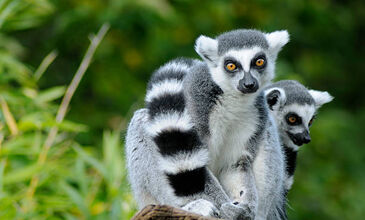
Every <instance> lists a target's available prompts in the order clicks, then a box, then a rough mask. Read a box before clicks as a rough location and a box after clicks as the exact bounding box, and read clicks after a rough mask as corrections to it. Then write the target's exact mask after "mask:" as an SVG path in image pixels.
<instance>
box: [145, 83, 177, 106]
mask: <svg viewBox="0 0 365 220" xmlns="http://www.w3.org/2000/svg"><path fill="white" fill-rule="evenodd" d="M182 90H183V85H182V82H181V81H179V80H177V79H166V80H165V81H161V82H159V83H156V84H153V85H152V88H151V89H150V90H149V91H148V92H147V95H146V102H151V101H152V100H153V99H154V98H156V97H159V96H162V95H164V94H176V93H180V92H182Z"/></svg>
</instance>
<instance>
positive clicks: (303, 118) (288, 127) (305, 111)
mask: <svg viewBox="0 0 365 220" xmlns="http://www.w3.org/2000/svg"><path fill="white" fill-rule="evenodd" d="M265 96H266V101H267V104H268V107H269V109H270V111H271V113H272V116H273V117H274V119H275V121H276V124H277V127H278V130H279V133H280V137H281V141H282V142H283V144H286V145H288V143H290V144H289V146H292V145H293V144H294V145H296V146H301V145H303V144H307V143H309V142H310V141H311V137H310V135H309V133H310V132H309V128H310V127H311V125H312V123H313V121H314V119H315V114H316V111H317V109H318V108H319V107H321V106H322V105H323V104H325V103H328V102H330V101H331V100H332V99H333V97H332V96H330V95H329V94H328V93H327V92H320V91H314V90H308V89H306V88H305V87H304V86H303V85H301V84H300V83H298V82H296V81H293V80H283V81H279V82H277V83H274V84H272V85H271V86H270V87H269V88H268V89H266V90H265Z"/></svg>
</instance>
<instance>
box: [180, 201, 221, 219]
mask: <svg viewBox="0 0 365 220" xmlns="http://www.w3.org/2000/svg"><path fill="white" fill-rule="evenodd" d="M182 209H184V210H186V211H188V212H193V213H196V214H198V215H202V216H211V217H214V214H219V211H218V209H217V208H216V207H215V206H214V205H213V204H212V203H211V202H209V201H207V200H204V199H198V200H195V201H192V202H190V203H188V204H187V205H185V206H183V207H182Z"/></svg>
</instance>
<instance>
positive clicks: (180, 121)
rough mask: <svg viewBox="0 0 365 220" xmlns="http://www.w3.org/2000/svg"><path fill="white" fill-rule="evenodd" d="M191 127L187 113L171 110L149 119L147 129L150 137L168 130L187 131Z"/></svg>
mask: <svg viewBox="0 0 365 220" xmlns="http://www.w3.org/2000/svg"><path fill="white" fill-rule="evenodd" d="M192 128H193V124H192V123H191V122H190V120H189V117H188V115H187V114H184V113H178V112H171V113H167V114H163V115H158V116H155V117H154V118H153V120H152V121H150V124H149V126H148V127H147V131H148V132H149V133H150V134H151V136H152V137H155V136H157V135H159V134H160V133H162V132H165V131H170V130H180V131H188V130H190V129H192Z"/></svg>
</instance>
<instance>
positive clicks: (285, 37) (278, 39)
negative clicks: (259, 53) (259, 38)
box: [265, 30, 289, 54]
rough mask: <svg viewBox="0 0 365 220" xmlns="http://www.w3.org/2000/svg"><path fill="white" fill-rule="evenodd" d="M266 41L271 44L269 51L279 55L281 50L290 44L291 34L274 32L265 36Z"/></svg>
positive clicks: (284, 31)
mask: <svg viewBox="0 0 365 220" xmlns="http://www.w3.org/2000/svg"><path fill="white" fill-rule="evenodd" d="M265 36H266V40H267V42H268V43H269V50H271V51H272V52H273V53H276V54H277V53H278V52H279V51H280V50H281V48H282V47H283V46H284V45H285V44H287V43H288V42H289V33H288V32H287V31H286V30H283V31H274V32H271V33H268V34H265Z"/></svg>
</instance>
